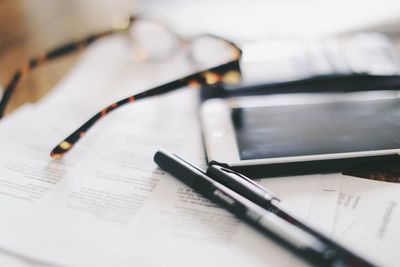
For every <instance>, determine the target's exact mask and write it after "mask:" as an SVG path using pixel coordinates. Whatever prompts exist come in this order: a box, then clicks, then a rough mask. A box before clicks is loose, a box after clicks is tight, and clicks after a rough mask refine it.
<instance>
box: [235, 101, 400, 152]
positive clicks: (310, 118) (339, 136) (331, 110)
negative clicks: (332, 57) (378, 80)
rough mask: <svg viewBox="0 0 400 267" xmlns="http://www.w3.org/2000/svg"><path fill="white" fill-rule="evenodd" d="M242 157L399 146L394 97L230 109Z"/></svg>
mask: <svg viewBox="0 0 400 267" xmlns="http://www.w3.org/2000/svg"><path fill="white" fill-rule="evenodd" d="M232 120H233V124H234V127H235V132H236V141H237V143H238V147H239V153H240V158H241V159H242V160H250V159H263V158H277V157H289V156H304V155H320V154H331V153H344V152H358V151H373V150H387V149H399V148H400V101H399V99H384V100H372V101H371V100H369V101H349V102H334V103H322V104H321V103H319V104H306V105H304V104H302V105H290V106H264V107H246V108H233V109H232Z"/></svg>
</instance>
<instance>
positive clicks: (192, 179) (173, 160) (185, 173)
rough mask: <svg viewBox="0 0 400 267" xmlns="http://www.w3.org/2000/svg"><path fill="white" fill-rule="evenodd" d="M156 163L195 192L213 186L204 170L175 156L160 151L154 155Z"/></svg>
mask: <svg viewBox="0 0 400 267" xmlns="http://www.w3.org/2000/svg"><path fill="white" fill-rule="evenodd" d="M154 162H155V163H157V165H158V166H160V167H161V168H162V169H164V170H166V171H167V172H168V173H170V174H172V175H173V176H175V177H176V178H178V179H179V180H181V181H182V182H184V183H185V184H187V185H189V186H191V187H193V189H195V190H201V189H203V188H208V186H209V185H211V184H212V182H211V181H210V178H209V177H207V176H206V175H205V173H204V172H203V171H202V170H200V169H199V168H197V167H196V166H193V165H192V164H190V163H189V162H187V161H185V160H184V159H182V158H181V157H179V156H177V155H175V154H171V153H167V152H164V151H161V150H159V151H157V152H156V153H155V155H154ZM199 178H201V179H199Z"/></svg>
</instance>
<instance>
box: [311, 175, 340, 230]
mask: <svg viewBox="0 0 400 267" xmlns="http://www.w3.org/2000/svg"><path fill="white" fill-rule="evenodd" d="M340 183H341V177H340V175H338V174H322V175H321V176H320V177H319V181H318V186H317V189H316V191H315V193H314V198H313V201H312V204H311V207H310V211H309V213H308V216H307V222H308V223H309V224H310V226H311V227H313V228H315V229H316V230H319V231H320V232H322V233H324V234H325V235H327V236H330V235H331V234H332V231H333V229H334V223H335V214H336V207H337V201H338V197H339V191H340Z"/></svg>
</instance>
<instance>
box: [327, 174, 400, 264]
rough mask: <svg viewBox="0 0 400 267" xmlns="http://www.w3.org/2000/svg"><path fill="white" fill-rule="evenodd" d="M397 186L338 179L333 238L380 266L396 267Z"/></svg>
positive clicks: (399, 189)
mask: <svg viewBox="0 0 400 267" xmlns="http://www.w3.org/2000/svg"><path fill="white" fill-rule="evenodd" d="M399 201H400V185H399V184H394V183H388V182H380V181H373V180H368V179H362V178H356V177H351V176H345V175H343V176H342V183H341V188H340V199H339V205H338V211H337V214H336V222H335V231H334V234H335V237H336V238H337V239H338V240H340V241H342V242H343V243H344V244H347V245H348V246H349V247H351V248H353V249H354V250H356V251H358V252H359V253H360V254H361V255H364V256H365V257H368V258H371V259H372V260H373V261H374V262H377V263H379V265H381V266H393V267H394V266H398V265H399V262H400V256H399V253H398V247H399V245H400V232H399V230H398V226H399V225H400V213H399V203H400V202H399Z"/></svg>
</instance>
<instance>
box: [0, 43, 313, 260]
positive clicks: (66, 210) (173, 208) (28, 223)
mask: <svg viewBox="0 0 400 267" xmlns="http://www.w3.org/2000/svg"><path fill="white" fill-rule="evenodd" d="M122 44H123V43H121V40H119V39H118V38H116V39H110V40H106V41H104V42H103V43H100V44H99V45H98V46H97V47H94V48H93V50H91V52H89V54H88V55H87V56H86V58H84V61H83V63H80V64H79V65H78V66H77V68H76V69H75V70H74V71H73V72H72V74H70V75H69V76H67V78H66V79H64V81H63V82H62V83H61V85H60V87H59V88H58V89H57V90H55V91H54V92H53V93H52V94H50V95H49V96H48V97H47V98H46V99H45V100H44V102H43V103H40V104H38V105H35V106H33V107H32V109H31V110H29V112H26V113H21V114H20V115H18V114H17V115H18V116H17V115H15V117H14V119H13V120H12V121H11V120H10V121H9V123H7V124H4V125H5V126H4V127H0V146H1V147H2V149H1V150H0V168H1V172H0V173H1V174H0V175H1V177H0V178H1V184H0V192H1V194H0V199H1V201H0V212H1V213H2V220H0V235H1V236H2V238H1V240H0V247H3V248H5V249H7V251H12V252H15V253H16V254H18V255H25V256H26V257H28V258H34V259H35V258H37V259H39V260H42V261H44V262H47V263H53V264H58V265H67V266H132V265H138V266H166V265H169V266H170V265H172V264H175V265H178V266H181V265H182V266H183V265H187V263H188V262H190V263H191V265H192V266H204V265H205V264H207V265H217V264H221V265H222V264H230V265H232V266H244V265H246V266H288V265H291V266H302V265H304V263H303V262H302V261H300V260H298V259H297V258H295V257H294V256H292V255H291V254H289V253H288V252H287V251H286V250H284V249H282V248H281V247H279V246H277V245H276V244H275V243H273V242H272V241H270V240H269V239H267V238H265V237H264V236H260V235H259V234H258V233H257V232H255V231H254V230H253V229H251V228H250V227H248V226H247V225H245V224H243V223H241V222H239V221H238V220H237V219H236V218H235V217H233V216H232V215H230V214H229V213H227V212H226V211H224V210H222V209H220V208H218V207H215V205H213V204H212V203H210V202H209V201H208V200H206V199H204V198H202V197H200V196H199V195H198V194H197V193H195V192H193V191H192V190H190V189H189V188H187V187H186V186H184V185H183V184H181V183H180V182H178V181H177V180H176V179H175V178H173V177H171V176H170V175H167V174H165V173H164V172H162V171H161V170H159V169H157V167H156V165H155V164H154V163H153V161H152V156H153V154H154V152H155V151H156V150H157V149H159V148H165V149H167V150H168V151H171V152H177V153H180V154H181V155H182V156H184V157H186V158H188V159H189V160H191V161H193V162H195V163H197V164H199V165H204V162H205V161H204V152H203V148H202V146H201V138H200V131H199V125H198V123H197V120H196V108H197V106H196V102H197V101H196V99H197V95H196V92H195V91H190V90H187V91H186V92H185V91H181V92H176V93H172V94H170V95H168V96H165V97H160V98H155V99H152V100H149V101H143V102H142V103H140V104H138V105H131V106H127V107H126V108H121V109H120V110H119V111H116V112H115V113H112V114H110V115H109V116H108V118H105V119H103V120H102V121H101V122H99V124H98V125H96V126H95V127H94V128H93V129H92V130H91V131H90V132H89V133H88V134H87V135H86V136H85V138H84V139H83V140H82V141H80V142H79V144H78V145H77V146H76V148H74V150H72V151H71V152H70V153H69V154H68V155H67V156H66V157H65V158H63V159H62V160H58V161H54V160H51V159H50V158H49V156H48V153H49V152H50V150H51V148H52V147H53V146H54V145H55V144H57V143H58V142H59V141H60V139H61V138H64V137H65V136H66V135H67V134H69V133H70V132H71V131H72V130H74V129H75V127H77V126H79V124H80V123H82V122H84V120H85V119H86V118H88V116H89V115H91V114H92V113H93V112H94V111H97V109H99V108H100V107H103V105H104V104H106V103H109V101H110V100H114V97H115V99H117V96H118V95H120V96H122V95H126V94H127V92H129V91H132V90H131V88H134V90H136V89H137V90H141V89H144V88H143V87H146V86H151V85H154V84H157V83H161V82H163V81H164V80H168V79H171V78H174V77H175V76H177V75H178V73H184V70H187V68H186V67H187V66H186V65H185V64H184V62H183V63H182V64H180V63H179V62H180V61H179V60H177V61H176V62H172V63H173V66H174V68H171V65H168V64H165V65H161V66H160V65H157V66H151V65H145V66H144V68H145V70H143V71H144V72H143V73H140V71H138V70H137V69H138V68H137V67H136V68H135V67H134V64H133V63H129V60H127V59H126V60H125V59H124V56H121V57H119V56H118V55H124V51H125V52H126V50H123V45H122ZM116 46H117V47H118V48H120V50H119V52H118V53H116V54H113V57H108V56H107V55H109V54H110V51H112V52H113V53H114V52H115V51H116ZM108 49H110V50H108ZM104 58H105V59H104ZM93 59H94V60H93ZM100 59H104V60H105V61H104V62H107V64H106V65H104V64H101V62H103V61H102V60H100ZM113 60H115V62H114V61H113ZM88 62H92V63H93V64H94V65H92V63H88ZM172 63H171V62H170V63H169V64H172ZM131 64H133V65H131ZM135 64H137V63H135ZM108 68H109V69H108ZM140 69H142V67H141V68H140ZM79 70H81V72H80V71H79ZM97 70H98V71H99V72H98V73H97V72H96V71H97ZM121 71H122V72H124V75H122V74H121V76H118V75H116V73H119V72H121ZM152 71H153V72H152ZM93 73H97V74H96V75H99V73H101V77H99V78H98V79H96V78H94V77H93ZM131 73H135V74H136V73H137V74H138V76H137V77H136V76H135V75H131ZM144 73H147V74H146V75H147V76H146V77H144ZM152 74H154V76H153V75H152ZM87 75H92V77H91V78H92V79H90V78H88V77H87ZM126 76H128V77H126ZM150 76H151V77H153V79H149V78H150ZM178 76H179V75H178ZM113 77H114V78H113ZM136 79H138V81H137V80H136ZM111 85H112V86H113V87H115V88H119V89H120V90H121V91H117V92H114V91H108V90H109V89H110V88H109V87H110V86H111ZM86 86H87V90H86V89H84V88H85V87H86ZM60 88H62V89H60ZM70 88H71V90H70ZM78 88H79V89H78ZM93 88H95V89H96V90H95V89H93ZM118 98H119V97H118ZM87 99H90V100H91V101H88V100H87ZM263 183H264V182H263ZM317 183H318V178H317V177H315V176H310V177H308V176H305V177H296V179H293V178H287V179H279V180H278V179H276V180H273V179H271V180H268V181H267V180H266V181H265V184H268V185H269V186H271V187H272V189H273V190H275V191H277V193H279V194H280V196H281V197H282V199H283V200H284V201H285V203H287V205H288V206H291V207H292V208H293V209H294V210H295V211H296V213H297V214H298V215H299V216H301V217H303V218H305V217H306V216H307V212H308V210H309V207H310V205H311V201H312V195H313V193H314V192H315V189H316V187H317ZM291 184H296V191H293V189H292V188H293V187H292V186H291ZM155 255H156V256H155ZM193 259H196V260H193Z"/></svg>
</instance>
